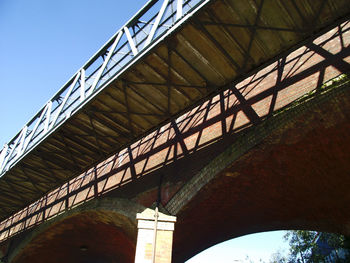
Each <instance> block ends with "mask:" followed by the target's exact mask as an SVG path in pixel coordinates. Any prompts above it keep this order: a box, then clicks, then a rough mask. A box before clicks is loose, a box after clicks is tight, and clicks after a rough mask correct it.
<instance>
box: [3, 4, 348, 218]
mask: <svg viewBox="0 0 350 263" xmlns="http://www.w3.org/2000/svg"><path fill="white" fill-rule="evenodd" d="M172 7H173V8H172ZM173 10H174V11H173ZM348 13H349V5H348V3H347V1H346V0H324V1H321V0H320V1H307V0H299V1H288V2H285V1H273V0H266V1H263V0H261V1H256V2H252V1H245V0H238V1H237V0H225V1H180V0H179V1H168V0H165V1H150V2H149V3H147V4H146V6H145V7H144V8H143V9H142V10H141V11H140V12H139V13H138V14H137V15H136V16H135V17H134V18H133V19H131V20H130V21H129V22H128V23H127V24H126V25H125V26H124V27H123V28H122V29H121V30H120V31H118V32H117V34H116V35H115V36H113V37H112V38H111V40H109V41H108V42H107V43H106V45H105V46H104V47H103V48H102V49H101V50H100V51H98V52H97V53H96V54H95V55H94V56H93V57H92V58H91V60H89V61H88V62H87V63H86V64H85V65H84V66H83V67H82V68H81V69H80V70H78V71H77V73H76V74H75V75H74V76H73V77H72V78H71V79H70V80H69V81H68V82H67V83H66V84H65V85H64V87H63V88H62V89H61V90H60V91H59V92H58V93H57V94H56V95H55V96H54V97H53V98H52V100H50V101H49V103H48V104H47V105H45V106H44V107H43V108H42V110H41V111H39V112H38V114H37V115H36V116H35V117H34V118H33V119H32V120H31V121H30V122H29V123H28V124H27V126H25V128H24V129H23V130H22V131H21V132H20V133H18V134H17V135H16V136H15V137H14V139H13V140H12V141H11V142H10V143H9V144H8V145H7V146H5V148H4V149H3V150H2V152H1V154H0V169H1V170H0V173H1V175H2V177H1V178H0V219H4V218H6V217H8V216H10V215H11V214H13V213H15V212H16V211H18V210H20V209H21V208H23V207H25V206H26V205H28V204H29V203H31V202H33V201H35V200H37V199H38V198H40V197H41V196H42V195H44V194H45V193H47V192H49V191H50V190H52V189H54V188H55V187H57V186H59V185H61V184H62V183H64V182H66V181H67V180H68V179H70V178H72V177H74V176H77V175H79V174H80V173H82V172H84V171H86V170H87V169H89V168H90V167H92V165H94V164H96V163H98V162H100V161H102V160H104V159H106V158H108V157H109V156H110V155H111V154H112V153H115V152H117V151H119V150H121V149H123V148H125V147H128V146H129V145H131V144H132V143H133V142H135V141H136V140H137V139H138V138H140V137H142V136H144V135H145V134H147V133H148V132H150V131H152V130H154V129H155V128H157V127H159V126H160V125H162V124H163V123H165V122H166V121H169V120H170V119H172V118H176V117H177V116H179V114H181V112H183V111H184V110H186V109H189V108H190V107H191V106H193V105H195V104H196V103H198V102H199V101H201V100H202V99H204V98H207V97H208V96H209V95H212V94H215V93H216V92H218V91H219V90H222V89H223V88H225V87H228V85H231V87H234V83H235V82H238V81H239V80H240V79H242V78H243V77H244V76H245V75H246V74H247V73H248V72H251V71H253V70H255V69H256V68H257V67H259V66H262V65H263V64H264V63H268V62H269V61H271V60H272V59H274V58H276V57H277V56H278V55H280V54H281V53H282V52H284V51H286V50H288V49H291V48H292V47H293V46H296V45H298V44H300V43H302V42H303V41H304V40H305V39H307V38H308V37H309V36H310V35H313V34H315V33H316V32H318V31H320V30H321V29H323V28H325V27H327V26H330V25H331V24H333V23H334V22H335V21H336V20H339V19H344V18H345V17H346V16H347V15H348ZM142 19H146V20H147V22H143V20H142ZM141 35H142V36H141ZM235 95H236V96H237V98H238V100H239V101H240V103H244V101H243V100H244V98H243V97H242V95H241V94H240V92H239V91H238V90H237V94H235ZM244 113H245V114H246V115H247V118H248V119H249V120H250V121H251V122H252V123H256V122H258V121H259V118H258V116H257V114H256V112H255V111H254V109H253V108H252V107H248V108H247V109H246V110H245V111H244Z"/></svg>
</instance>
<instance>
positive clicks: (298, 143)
mask: <svg viewBox="0 0 350 263" xmlns="http://www.w3.org/2000/svg"><path fill="white" fill-rule="evenodd" d="M310 108H311V109H310V110H307V111H305V112H304V113H302V114H299V116H297V117H296V118H294V119H293V120H291V121H290V122H288V123H287V124H286V125H284V126H282V127H280V128H278V129H277V130H276V131H274V132H273V133H272V134H270V135H269V136H268V137H266V138H265V139H264V140H263V141H262V142H261V143H260V144H258V145H257V146H256V147H254V148H253V149H252V150H250V151H249V152H248V153H246V154H244V155H243V156H241V157H240V158H239V159H238V160H236V161H234V162H233V163H232V164H231V165H230V166H229V167H228V168H227V169H225V170H224V171H222V172H221V173H219V174H217V175H216V176H215V178H214V179H213V180H211V181H210V183H209V184H207V185H206V186H205V187H203V188H202V189H201V190H200V191H199V192H198V193H197V194H196V195H195V197H194V198H193V199H192V200H191V201H190V202H189V203H188V204H187V205H186V206H185V207H184V208H183V209H182V210H181V211H180V213H179V214H178V223H177V224H176V231H175V235H174V250H173V262H184V261H185V260H186V259H189V258H190V257H192V256H194V255H196V254H197V253H199V252H200V251H202V250H204V249H206V248H208V247H210V246H212V245H214V244H217V243H220V242H223V241H225V240H228V239H231V238H235V237H239V236H242V235H246V234H250V233H257V232H263V231H270V230H283V229H307V230H318V231H327V232H337V233H342V234H345V235H349V234H350V210H349V203H350V191H349V189H350V161H349V160H350V135H349V130H350V92H349V89H347V91H346V92H344V93H342V94H338V95H336V96H334V97H333V98H331V99H329V100H326V101H324V102H323V103H318V104H317V105H313V106H312V107H310Z"/></svg>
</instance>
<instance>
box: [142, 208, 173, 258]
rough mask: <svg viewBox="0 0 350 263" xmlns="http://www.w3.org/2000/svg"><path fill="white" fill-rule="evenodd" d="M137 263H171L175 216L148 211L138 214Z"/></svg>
mask: <svg viewBox="0 0 350 263" xmlns="http://www.w3.org/2000/svg"><path fill="white" fill-rule="evenodd" d="M136 219H137V221H138V235H137V244H136V255H135V263H160V262H162V263H171V255H172V246H173V232H174V226H175V222H176V217H175V216H169V215H165V214H163V213H159V212H158V208H156V210H151V209H146V210H145V211H143V212H142V213H139V214H137V216H136Z"/></svg>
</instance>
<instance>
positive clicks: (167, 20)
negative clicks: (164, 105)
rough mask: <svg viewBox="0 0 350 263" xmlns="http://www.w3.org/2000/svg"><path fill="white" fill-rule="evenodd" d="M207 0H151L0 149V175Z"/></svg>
mask: <svg viewBox="0 0 350 263" xmlns="http://www.w3.org/2000/svg"><path fill="white" fill-rule="evenodd" d="M204 2H208V0H206V1H205V0H163V1H161V0H150V1H148V2H147V3H146V4H145V6H144V7H143V8H142V9H141V10H140V11H139V12H138V13H137V14H136V15H135V16H134V17H133V18H131V19H130V20H129V21H128V22H127V23H126V24H125V25H124V26H123V27H122V28H121V29H120V30H119V31H118V32H117V33H116V34H115V35H114V36H113V37H112V38H111V39H110V40H109V41H107V43H106V44H105V45H104V46H103V47H102V48H101V49H100V50H99V51H98V52H97V53H96V54H95V55H94V56H92V57H91V59H90V60H89V61H88V62H87V63H86V64H85V65H84V66H83V67H81V68H80V69H79V70H78V71H77V72H76V73H75V74H74V75H73V76H72V77H71V79H70V80H69V81H68V82H67V83H66V84H64V85H63V87H62V88H61V89H60V90H59V91H58V92H57V93H56V94H55V95H54V96H53V97H52V99H51V100H49V101H48V103H47V104H46V105H45V106H44V107H43V108H42V109H41V110H40V111H39V112H38V113H37V114H36V115H35V116H34V117H33V118H32V119H31V120H30V121H29V122H28V123H27V124H26V125H25V126H24V127H23V129H22V130H21V131H20V132H19V133H18V134H17V135H16V136H15V137H14V138H13V139H12V140H11V141H10V142H9V143H8V144H5V145H4V147H3V148H2V150H1V152H0V177H1V176H3V175H4V174H5V173H6V172H7V171H8V170H9V169H10V168H11V167H13V166H14V165H15V164H16V163H17V162H18V161H19V160H20V159H21V158H22V157H23V156H25V155H26V154H27V153H28V152H30V150H31V149H33V148H34V147H35V146H37V145H38V144H40V142H41V141H42V140H43V139H44V138H46V137H47V136H48V135H49V134H51V133H52V132H53V131H54V130H56V129H57V127H59V126H60V125H62V124H63V123H64V122H65V121H66V120H67V119H68V118H69V117H70V116H71V115H72V114H74V113H75V112H77V111H78V110H79V109H80V108H81V107H82V106H83V105H84V104H85V103H87V102H88V101H90V100H91V98H93V97H94V95H97V93H98V92H99V91H100V90H102V89H103V88H104V87H106V86H107V85H108V83H109V82H110V81H111V80H112V79H115V78H116V77H117V76H118V75H119V74H121V72H123V71H124V70H125V69H126V68H127V67H128V65H130V64H131V63H132V62H133V61H134V60H135V59H136V58H137V57H138V56H140V55H141V54H143V53H145V52H146V51H147V50H148V48H149V47H151V46H152V44H153V43H154V42H155V41H156V40H157V39H159V38H160V37H162V36H164V35H165V34H166V33H167V32H169V31H170V30H171V28H172V27H174V26H175V24H176V25H177V24H181V23H182V22H183V21H184V20H185V19H186V17H185V16H186V15H189V14H190V13H191V11H193V10H194V9H195V8H196V7H197V8H198V6H199V5H200V4H204Z"/></svg>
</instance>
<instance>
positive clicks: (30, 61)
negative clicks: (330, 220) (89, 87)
mask: <svg viewBox="0 0 350 263" xmlns="http://www.w3.org/2000/svg"><path fill="white" fill-rule="evenodd" d="M145 2H146V1H145V0H132V1H121V0H98V1H96V0H60V1H47V0H31V1H28V0H0V113H1V114H0V123H1V125H0V127H1V129H0V147H2V146H3V145H4V144H5V143H7V142H8V141H10V139H12V137H14V136H15V135H16V133H17V132H19V131H20V130H21V128H22V127H23V126H24V125H25V124H26V122H28V121H29V120H30V118H31V117H33V116H34V115H35V113H36V112H37V111H38V110H39V109H40V108H41V107H42V106H44V104H45V103H46V102H47V101H48V100H49V99H50V98H51V97H52V96H53V95H54V94H55V93H56V91H58V90H59V88H60V87H61V86H62V85H63V84H64V83H65V82H66V81H67V80H68V79H69V78H70V77H71V76H72V75H73V74H74V73H75V72H76V71H77V70H78V69H79V68H80V67H81V66H82V65H83V64H84V63H85V62H86V61H87V60H88V59H89V58H90V57H91V56H92V55H93V54H94V53H95V52H96V51H97V50H98V49H99V48H100V47H101V46H102V45H103V44H104V43H105V42H106V41H107V40H108V39H109V38H110V37H111V36H112V35H113V34H114V33H115V32H116V31H117V30H118V29H119V28H120V27H121V26H122V25H123V24H124V23H125V22H126V21H127V20H129V19H130V18H131V17H132V16H133V15H134V14H135V13H136V12H137V11H138V10H139V9H140V8H141V7H142V6H143V5H144V3H145ZM125 3H127V4H125ZM283 234H284V233H283V232H271V233H264V234H257V235H250V236H245V237H242V238H238V239H235V240H230V241H227V242H224V243H222V244H220V245H217V246H214V247H212V248H211V249H209V250H207V251H205V252H203V253H201V254H199V255H198V256H196V257H194V258H193V259H191V260H189V261H188V263H199V262H200V263H206V262H214V261H215V262H222V263H226V262H244V259H245V258H246V256H247V255H249V257H250V259H252V260H253V261H254V262H258V260H259V259H260V258H261V259H264V260H266V261H267V260H268V259H269V258H270V255H271V254H272V253H274V252H276V251H277V250H278V249H282V250H283V249H285V250H286V247H287V244H286V243H284V242H283V241H282V236H283Z"/></svg>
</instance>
